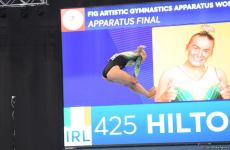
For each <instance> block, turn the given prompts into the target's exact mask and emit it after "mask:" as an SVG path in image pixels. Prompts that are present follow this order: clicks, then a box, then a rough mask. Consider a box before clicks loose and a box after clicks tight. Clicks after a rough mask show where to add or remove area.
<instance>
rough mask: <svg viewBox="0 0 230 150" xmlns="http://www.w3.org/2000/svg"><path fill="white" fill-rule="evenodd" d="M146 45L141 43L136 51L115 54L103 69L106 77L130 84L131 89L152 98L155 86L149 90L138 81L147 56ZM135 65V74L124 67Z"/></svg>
mask: <svg viewBox="0 0 230 150" xmlns="http://www.w3.org/2000/svg"><path fill="white" fill-rule="evenodd" d="M144 48H145V46H143V45H140V46H138V47H137V49H136V50H134V51H126V52H121V53H117V54H114V55H113V56H112V57H111V58H110V60H109V62H108V64H107V65H106V67H105V69H104V70H103V73H102V75H103V77H104V79H106V80H108V81H112V82H116V83H119V84H122V85H125V86H128V87H129V88H130V89H131V90H133V91H135V92H137V93H139V94H142V95H144V96H146V97H148V98H152V97H153V96H154V95H155V88H154V87H153V88H151V89H150V90H149V91H147V90H146V89H145V88H144V87H143V86H142V85H141V84H140V83H139V82H138V81H137V76H138V74H139V71H140V65H141V63H143V62H144V61H145V59H146V57H147V55H146V52H145V50H144ZM132 65H135V66H134V72H133V75H130V74H128V73H127V72H125V71H124V70H122V69H123V68H125V67H126V66H132Z"/></svg>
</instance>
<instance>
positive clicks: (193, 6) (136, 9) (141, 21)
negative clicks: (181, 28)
mask: <svg viewBox="0 0 230 150" xmlns="http://www.w3.org/2000/svg"><path fill="white" fill-rule="evenodd" d="M229 7H230V3H229V1H218V0H215V1H204V0H203V1H181V2H167V3H166V2H165V3H145V4H133V5H121V6H110V7H108V6H106V7H95V8H86V9H85V22H86V23H85V29H86V30H98V29H113V28H130V27H144V26H151V27H157V26H168V25H173V24H172V23H174V25H182V24H194V23H196V24H197V23H207V22H209V23H214V22H227V21H230V20H229V17H228V14H230V9H229ZM217 12H218V13H217ZM194 16H197V17H194ZM198 16H199V17H198Z"/></svg>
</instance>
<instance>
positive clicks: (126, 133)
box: [91, 101, 230, 145]
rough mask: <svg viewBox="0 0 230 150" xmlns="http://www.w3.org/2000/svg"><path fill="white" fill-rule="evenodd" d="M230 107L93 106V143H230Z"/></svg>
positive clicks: (224, 103)
mask: <svg viewBox="0 0 230 150" xmlns="http://www.w3.org/2000/svg"><path fill="white" fill-rule="evenodd" d="M229 107H230V101H221V102H220V101H213V102H212V103H210V102H189V103H170V105H169V104H168V103H163V104H162V103H161V104H154V105H151V104H146V105H129V106H127V105H126V106H106V107H92V112H91V113H92V143H93V145H104V144H144V143H152V144H154V143H155V144H158V143H178V142H220V141H222V142H223V141H230V136H229V135H230V127H229V117H230V112H229ZM204 108H205V109H204Z"/></svg>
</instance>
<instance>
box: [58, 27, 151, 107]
mask: <svg viewBox="0 0 230 150" xmlns="http://www.w3.org/2000/svg"><path fill="white" fill-rule="evenodd" d="M62 39H63V66H64V67H63V73H64V102H65V103H64V104H65V107H68V106H96V105H118V104H140V103H152V100H149V99H147V98H145V97H143V96H141V95H139V94H137V93H134V92H133V91H131V90H130V89H129V88H127V87H125V86H122V85H119V84H116V83H111V82H108V81H106V80H104V79H102V71H103V69H104V67H105V65H106V64H107V62H108V60H109V58H110V57H111V56H112V55H113V54H115V53H118V52H122V51H127V50H135V49H136V47H137V46H139V45H145V46H146V52H147V55H148V56H147V60H146V61H145V62H144V63H143V64H142V65H141V71H140V74H139V76H138V80H139V82H140V83H141V84H142V85H143V86H144V87H145V88H147V89H150V88H151V87H152V86H153V75H152V74H153V71H152V68H153V63H152V32H151V28H149V27H147V28H132V29H114V30H95V31H86V32H66V33H62ZM126 71H128V72H130V73H132V72H133V67H127V68H126Z"/></svg>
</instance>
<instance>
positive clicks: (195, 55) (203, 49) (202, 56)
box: [186, 35, 214, 67]
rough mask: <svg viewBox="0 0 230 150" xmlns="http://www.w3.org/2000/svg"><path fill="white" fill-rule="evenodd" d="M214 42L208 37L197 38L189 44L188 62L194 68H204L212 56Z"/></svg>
mask: <svg viewBox="0 0 230 150" xmlns="http://www.w3.org/2000/svg"><path fill="white" fill-rule="evenodd" d="M213 46H214V42H213V41H212V40H209V39H208V38H207V37H203V36H199V35H197V36H195V37H193V38H192V39H191V40H190V42H189V43H188V44H187V47H186V48H187V50H188V62H189V63H190V64H191V65H192V66H194V67H199V66H203V65H204V64H205V63H206V62H207V60H208V58H209V57H210V56H211V55H212V52H213Z"/></svg>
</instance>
